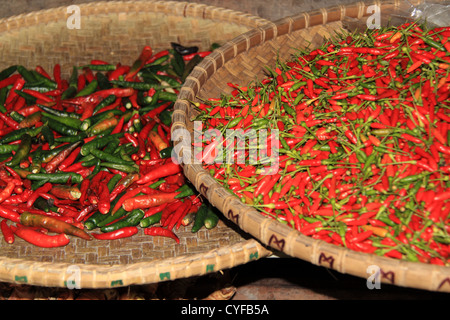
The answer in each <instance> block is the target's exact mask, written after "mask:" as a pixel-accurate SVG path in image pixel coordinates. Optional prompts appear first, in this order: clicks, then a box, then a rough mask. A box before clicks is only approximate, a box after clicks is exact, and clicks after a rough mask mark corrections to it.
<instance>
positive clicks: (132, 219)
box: [100, 209, 145, 232]
mask: <svg viewBox="0 0 450 320" xmlns="http://www.w3.org/2000/svg"><path fill="white" fill-rule="evenodd" d="M144 214H145V211H144V210H142V209H136V210H133V211H131V212H130V213H128V214H127V215H126V217H125V218H123V219H120V220H119V221H117V222H115V223H112V224H109V225H106V226H104V227H101V228H100V231H102V232H111V231H115V230H118V229H120V228H124V227H132V226H137V225H138V224H139V222H140V221H141V220H142V218H143V217H144Z"/></svg>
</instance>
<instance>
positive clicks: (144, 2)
mask: <svg viewBox="0 0 450 320" xmlns="http://www.w3.org/2000/svg"><path fill="white" fill-rule="evenodd" d="M70 6H71V5H65V6H62V5H61V6H58V7H54V8H48V9H41V10H36V11H31V12H25V13H21V14H16V15H13V16H9V17H4V18H0V33H1V32H3V31H5V30H8V31H10V30H14V29H15V28H20V27H22V25H21V23H17V21H20V22H23V23H26V22H29V23H32V24H34V25H37V24H39V23H46V22H49V21H52V22H56V21H58V20H67V18H68V17H69V16H70V15H71V14H72V13H71V12H68V11H67V8H68V7H70ZM74 6H77V7H79V8H80V9H81V10H84V12H83V13H82V15H85V16H90V15H98V14H119V13H121V12H123V11H121V8H122V7H126V8H133V6H139V9H140V10H141V9H142V8H144V9H145V11H148V12H154V11H155V9H158V10H163V12H162V13H170V14H172V15H180V14H179V13H177V12H175V11H174V10H172V9H173V7H174V6H176V7H181V8H182V9H181V10H180V11H181V12H182V14H181V16H183V17H186V18H189V17H192V18H202V19H206V18H207V14H208V13H211V12H214V11H219V12H221V13H222V14H224V15H226V16H233V17H238V18H239V19H243V20H246V21H253V22H254V23H255V25H264V24H266V23H268V22H269V20H267V19H264V18H262V17H259V16H256V15H252V14H249V13H244V12H240V11H236V10H232V9H227V8H224V7H220V6H213V5H207V4H202V3H193V2H188V1H173V0H167V1H164V0H111V1H104V0H103V1H95V2H86V3H80V4H74ZM192 9H195V10H198V9H201V14H193V12H192V11H191V10H192ZM86 10H88V11H87V12H86ZM58 12H61V13H62V14H60V15H59V16H58V17H59V19H58V20H55V19H54V18H55V17H54V16H52V19H51V20H48V19H43V17H46V16H48V15H49V14H50V13H58ZM216 18H217V16H216ZM218 18H221V17H220V16H219V17H218ZM39 19H42V21H39ZM239 19H238V21H241V20H239ZM2 26H3V27H2ZM2 28H3V30H2Z"/></svg>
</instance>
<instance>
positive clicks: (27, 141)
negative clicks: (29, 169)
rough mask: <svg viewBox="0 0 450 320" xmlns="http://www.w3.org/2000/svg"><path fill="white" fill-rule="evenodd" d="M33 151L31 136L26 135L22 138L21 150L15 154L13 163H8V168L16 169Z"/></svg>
mask: <svg viewBox="0 0 450 320" xmlns="http://www.w3.org/2000/svg"><path fill="white" fill-rule="evenodd" d="M30 150H31V136H30V135H29V134H24V135H22V137H21V141H20V144H19V148H18V149H17V151H16V153H15V154H14V156H13V158H12V159H11V161H8V162H7V163H6V165H7V166H8V167H14V166H16V165H18V164H19V163H20V162H21V161H22V160H23V159H25V158H26V157H27V156H28V154H29V153H30Z"/></svg>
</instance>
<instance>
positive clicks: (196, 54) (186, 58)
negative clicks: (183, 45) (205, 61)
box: [183, 51, 211, 61]
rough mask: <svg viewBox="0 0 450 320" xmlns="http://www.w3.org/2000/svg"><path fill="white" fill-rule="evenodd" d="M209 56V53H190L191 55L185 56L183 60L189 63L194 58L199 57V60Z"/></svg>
mask: <svg viewBox="0 0 450 320" xmlns="http://www.w3.org/2000/svg"><path fill="white" fill-rule="evenodd" d="M209 54H211V51H201V52H196V53H191V54H186V55H184V56H183V60H184V61H190V60H192V59H193V58H194V57H195V56H199V57H201V58H204V57H206V56H208V55H209Z"/></svg>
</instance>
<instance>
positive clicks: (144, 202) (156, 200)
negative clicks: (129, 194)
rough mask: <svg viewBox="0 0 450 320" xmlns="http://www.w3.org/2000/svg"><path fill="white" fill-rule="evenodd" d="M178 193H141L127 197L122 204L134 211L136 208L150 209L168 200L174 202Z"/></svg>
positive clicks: (127, 209) (123, 206) (126, 208)
mask: <svg viewBox="0 0 450 320" xmlns="http://www.w3.org/2000/svg"><path fill="white" fill-rule="evenodd" d="M178 194H179V192H170V193H164V192H162V193H157V194H145V195H140V196H136V197H133V198H130V199H125V200H124V202H123V204H122V208H124V209H125V210H126V211H132V210H134V209H148V208H150V207H155V206H159V205H162V204H164V203H167V202H172V201H174V200H175V199H176V198H175V196H176V195H178Z"/></svg>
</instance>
